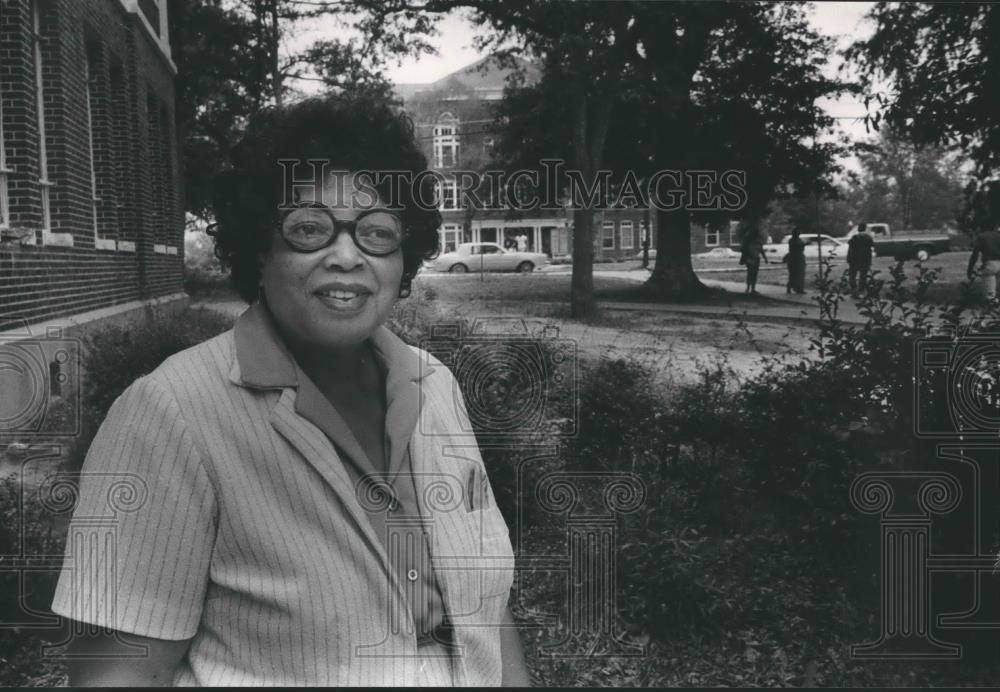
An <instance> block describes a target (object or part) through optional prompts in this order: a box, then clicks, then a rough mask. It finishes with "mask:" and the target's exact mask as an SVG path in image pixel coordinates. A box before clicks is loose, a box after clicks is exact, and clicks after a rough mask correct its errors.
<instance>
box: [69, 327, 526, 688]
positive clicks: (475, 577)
mask: <svg viewBox="0 0 1000 692" xmlns="http://www.w3.org/2000/svg"><path fill="white" fill-rule="evenodd" d="M262 324H263V322H262V320H261V314H260V310H259V309H258V308H251V309H250V310H248V311H247V312H246V313H244V315H242V316H241V317H240V320H239V321H238V322H237V325H236V327H235V328H234V329H233V330H230V331H229V332H226V333H225V334H222V335H220V336H218V337H216V338H214V339H210V340H209V341H206V342H204V343H202V344H199V345H198V346H195V347H194V348H191V349H188V350H186V351H183V352H181V353H179V354H177V355H175V356H173V357H171V358H170V359H168V360H167V361H166V362H164V363H163V365H161V366H160V367H159V368H158V369H157V370H155V371H154V372H153V373H151V374H150V375H148V376H146V377H143V378H140V379H139V380H137V381H136V382H135V383H134V384H133V385H132V386H131V387H129V389H128V390H127V391H126V392H125V393H124V394H122V396H121V397H120V398H119V399H118V400H117V401H116V402H115V404H114V405H113V406H112V408H111V410H110V412H109V414H108V417H107V419H106V421H105V422H104V424H103V425H102V427H101V429H100V431H99V432H98V434H97V436H96V438H95V440H94V442H93V444H92V446H91V449H90V452H89V453H88V456H87V460H86V462H85V464H84V468H83V473H82V476H81V482H80V491H79V492H80V496H79V501H78V504H77V507H76V510H75V512H74V515H73V520H72V522H71V525H70V531H69V536H68V540H67V548H66V558H65V561H64V565H63V570H62V573H61V575H60V579H59V583H58V587H57V589H56V594H55V598H54V601H53V606H52V607H53V611H55V612H56V613H57V614H59V615H63V616H66V617H69V618H72V619H74V620H78V621H81V622H86V623H91V624H95V625H101V626H106V627H110V628H112V629H116V630H120V631H123V632H128V633H132V634H137V635H141V636H146V637H153V638H158V639H167V640H184V639H191V640H192V641H191V645H190V648H189V650H188V653H187V655H186V657H185V659H184V661H183V663H182V665H181V666H180V668H179V669H178V671H177V673H176V675H175V678H174V681H173V682H174V684H175V685H199V686H204V685H240V684H244V685H338V686H339V685H373V686H375V685H377V686H401V685H411V684H414V682H415V681H417V680H418V679H419V678H418V677H417V670H418V668H419V666H420V663H421V654H420V653H419V652H418V650H417V637H416V630H417V628H416V623H415V621H414V611H413V608H412V606H411V604H410V603H409V597H408V593H410V594H412V586H411V587H410V588H409V590H408V585H407V581H408V580H409V577H412V576H413V575H412V572H413V571H415V572H417V573H418V576H419V572H421V571H426V570H427V569H428V568H426V567H423V566H422V565H420V564H416V565H414V566H413V567H410V568H408V569H407V570H406V572H405V573H404V572H402V571H401V570H400V569H399V568H398V565H397V564H396V563H395V562H394V560H393V559H392V558H391V557H390V553H391V552H392V551H393V549H394V548H393V545H392V541H387V540H386V534H382V531H383V530H384V529H385V527H386V525H391V524H393V522H394V521H396V520H395V518H394V515H393V513H392V508H391V505H392V498H391V496H390V497H389V499H388V500H386V496H385V494H383V493H379V492H377V488H378V485H377V484H375V485H373V484H367V483H358V482H357V479H358V476H357V475H356V474H352V473H350V472H349V471H348V468H347V467H346V465H345V462H344V461H343V460H342V459H341V457H340V456H339V455H338V451H337V446H335V445H334V444H333V442H332V441H331V439H330V437H329V436H328V435H327V434H325V433H324V431H323V430H321V429H320V427H318V426H317V425H316V424H314V423H313V422H312V421H310V420H309V419H308V418H307V417H304V416H303V415H301V412H300V410H299V407H297V406H296V403H297V402H296V399H297V397H298V395H299V389H298V388H297V387H294V386H288V382H287V381H285V380H282V378H281V375H282V373H280V372H278V371H277V368H270V369H268V368H267V367H266V365H267V362H266V353H267V349H266V348H263V349H262V347H261V345H262V344H263V343H265V341H266V339H263V338H261V337H262V332H261V331H260V330H261V328H262ZM373 341H374V343H375V346H376V349H377V351H378V353H379V354H380V357H381V358H382V359H383V361H384V363H385V364H386V365H387V367H388V375H387V381H388V382H389V383H402V385H401V388H399V389H397V391H399V392H405V390H406V388H407V387H412V388H413V389H412V394H413V400H414V401H415V402H416V404H417V421H416V425H415V427H414V429H413V433H412V436H411V437H410V440H409V445H408V448H409V452H410V454H409V457H410V463H411V466H412V474H411V478H412V483H411V485H410V487H411V488H412V493H413V496H414V500H415V502H416V504H417V505H418V506H419V509H420V515H421V517H422V518H421V522H420V530H421V532H422V533H423V535H424V536H425V537H426V542H425V546H426V551H425V552H426V559H429V560H430V562H431V566H430V571H431V573H430V574H429V575H428V576H429V577H432V578H433V580H434V582H435V583H436V589H435V594H439V596H437V598H439V599H440V600H441V601H442V602H443V607H444V610H445V612H446V614H447V618H448V620H449V621H450V622H451V624H452V626H453V628H454V629H453V632H454V634H453V638H454V642H455V644H456V645H457V650H456V659H455V663H454V668H453V670H454V671H455V674H454V679H455V681H456V682H457V683H458V684H465V685H498V684H499V683H500V680H501V661H500V623H501V621H502V617H503V614H504V610H505V608H506V606H507V600H508V597H509V593H510V588H511V584H512V580H513V554H512V550H511V545H510V539H509V535H508V531H507V527H506V524H505V522H504V519H503V517H502V516H501V514H500V512H499V510H498V509H497V507H496V504H495V502H494V498H493V493H492V490H491V488H490V485H489V480H488V479H487V477H486V472H485V468H484V466H483V463H482V459H481V457H480V454H479V449H478V447H477V445H476V442H475V437H474V435H473V434H472V433H471V432H470V430H471V428H470V426H469V421H468V417H467V415H466V412H465V407H464V403H463V401H462V398H461V394H460V392H459V390H458V387H457V384H456V382H455V379H454V377H453V376H452V374H451V373H450V371H449V370H448V369H447V368H446V367H445V366H444V365H442V364H441V363H440V361H437V360H436V359H435V358H434V357H433V356H431V355H429V354H427V353H426V352H424V351H421V350H420V349H415V348H411V347H408V346H406V345H405V344H404V343H403V342H402V341H400V340H399V339H398V338H397V337H396V336H394V335H393V334H392V333H391V332H389V331H388V330H387V329H385V328H384V327H382V328H379V330H378V331H377V333H376V334H375V335H374V337H373ZM254 346H255V347H254ZM262 353H263V354H265V362H264V363H259V362H258V363H253V362H250V361H253V360H254V359H255V358H259V357H260V356H261V354H262ZM249 354H256V355H249ZM244 361H246V362H244ZM243 366H246V367H247V369H248V370H249V371H250V372H249V374H248V373H247V371H245V370H244V369H243ZM262 366H264V367H262ZM389 390H390V391H391V390H393V386H390V387H389ZM403 396H405V394H404V395H403ZM403 408H404V409H405V408H406V407H403ZM392 416H393V406H392V401H390V405H389V418H387V429H392V428H393V421H392ZM400 487H405V485H402V486H400ZM376 517H380V519H378V520H376ZM408 521H411V522H412V517H410V518H409V519H408ZM388 535H393V534H388ZM399 535H412V534H405V533H404V534H399ZM411 554H413V555H416V556H417V558H418V559H419V558H420V555H422V554H423V553H421V552H420V551H419V550H417V551H416V552H415V553H414V552H413V551H411Z"/></svg>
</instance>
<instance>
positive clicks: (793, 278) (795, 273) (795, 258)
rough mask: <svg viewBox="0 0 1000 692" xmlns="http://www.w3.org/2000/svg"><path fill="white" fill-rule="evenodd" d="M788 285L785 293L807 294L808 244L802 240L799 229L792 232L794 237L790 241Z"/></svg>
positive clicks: (787, 257)
mask: <svg viewBox="0 0 1000 692" xmlns="http://www.w3.org/2000/svg"><path fill="white" fill-rule="evenodd" d="M786 262H787V263H788V284H787V285H786V286H785V293H791V292H792V291H795V292H796V293H799V294H802V293H805V292H806V287H805V283H806V244H805V243H804V242H803V240H802V238H801V232H800V231H799V229H797V228H796V229H795V230H794V231H792V237H791V239H789V241H788V254H787V255H786Z"/></svg>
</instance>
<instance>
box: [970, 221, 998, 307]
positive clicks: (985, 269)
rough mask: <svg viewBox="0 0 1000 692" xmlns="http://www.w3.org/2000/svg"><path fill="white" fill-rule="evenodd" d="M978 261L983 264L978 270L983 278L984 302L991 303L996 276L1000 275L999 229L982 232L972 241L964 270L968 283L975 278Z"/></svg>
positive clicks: (995, 286)
mask: <svg viewBox="0 0 1000 692" xmlns="http://www.w3.org/2000/svg"><path fill="white" fill-rule="evenodd" d="M980 259H982V262H983V264H982V267H981V268H980V270H979V274H980V276H982V277H983V290H984V291H985V292H986V300H988V301H990V302H991V303H992V302H995V301H996V299H997V274H1000V228H994V229H993V230H991V231H984V232H983V233H980V234H979V235H977V236H976V238H975V240H973V241H972V255H971V256H970V257H969V267H968V269H967V270H966V275H967V276H968V277H969V281H972V279H973V278H974V277H975V268H976V262H978V261H979V260H980Z"/></svg>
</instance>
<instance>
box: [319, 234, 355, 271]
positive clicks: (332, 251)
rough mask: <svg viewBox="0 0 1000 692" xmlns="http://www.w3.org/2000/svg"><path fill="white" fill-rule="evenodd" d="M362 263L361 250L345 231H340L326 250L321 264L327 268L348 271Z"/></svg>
mask: <svg viewBox="0 0 1000 692" xmlns="http://www.w3.org/2000/svg"><path fill="white" fill-rule="evenodd" d="M363 263H364V258H363V257H362V256H361V250H359V249H358V246H357V245H355V244H354V240H353V239H352V238H351V234H350V233H348V232H347V231H343V230H342V231H340V232H339V233H338V234H337V237H336V238H335V239H334V241H333V244H332V245H330V246H329V247H328V248H327V249H326V255H325V256H324V258H323V264H324V265H325V266H327V267H336V268H337V269H340V270H342V271H350V270H351V269H354V268H356V267H360V266H361V265H362V264H363Z"/></svg>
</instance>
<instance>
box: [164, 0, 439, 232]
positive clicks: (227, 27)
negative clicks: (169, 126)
mask: <svg viewBox="0 0 1000 692" xmlns="http://www.w3.org/2000/svg"><path fill="white" fill-rule="evenodd" d="M344 13H345V8H344V7H343V6H342V5H341V4H340V3H323V2H306V1H304V0H229V1H228V2H223V1H222V0H190V1H187V2H178V3H176V4H172V5H171V7H170V13H169V19H170V39H171V52H172V55H173V59H174V61H175V63H176V64H177V70H178V75H177V80H176V113H177V125H178V133H179V136H180V140H181V147H182V153H183V158H184V182H185V195H184V199H185V202H184V205H185V207H184V208H185V210H186V211H187V212H188V213H189V214H191V215H193V216H194V217H195V218H197V219H198V220H200V221H202V222H206V221H208V220H209V217H210V215H211V212H210V208H211V195H212V181H213V179H214V178H215V175H216V173H218V172H219V171H220V170H222V169H224V168H226V167H227V166H228V165H229V160H230V151H231V148H232V147H233V145H234V144H235V143H236V141H237V140H238V139H239V136H240V134H241V133H242V131H243V127H244V126H245V124H246V121H247V118H249V116H250V115H251V114H253V113H254V112H256V111H258V110H260V109H261V108H263V107H264V106H267V105H269V104H275V105H281V104H282V103H284V102H285V100H286V98H287V97H288V96H289V95H290V94H291V92H292V89H291V87H290V83H295V82H296V81H314V82H319V83H321V84H323V86H324V87H325V88H326V89H328V90H338V91H340V90H347V91H352V92H354V93H367V94H370V95H377V96H381V97H383V98H386V99H388V98H390V96H391V85H390V84H389V83H388V82H387V81H386V80H385V78H384V77H383V76H382V72H381V71H382V67H383V66H384V64H385V61H386V60H388V59H391V58H392V57H394V56H399V55H402V54H406V53H412V52H420V51H427V50H430V47H429V45H428V44H427V43H426V42H425V41H421V40H413V41H403V40H401V38H400V35H398V34H393V33H391V32H389V33H382V34H379V35H376V36H374V37H370V38H369V40H368V41H367V43H366V44H364V45H362V44H361V43H359V42H358V41H357V40H346V41H338V40H324V41H317V42H315V43H314V44H312V45H311V46H309V47H307V48H305V49H304V50H301V51H298V52H291V51H289V50H287V49H286V43H287V40H288V38H289V36H290V33H291V30H292V28H293V27H294V25H295V24H296V23H297V22H303V21H307V20H315V19H317V18H319V17H322V16H334V15H337V14H340V15H343V16H344V17H346V14H344ZM416 29H417V30H418V31H428V30H429V25H428V24H427V22H426V21H424V22H422V23H418V24H417V26H416ZM237 55H239V56H241V58H243V59H239V60H236V59H234V56H237Z"/></svg>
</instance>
